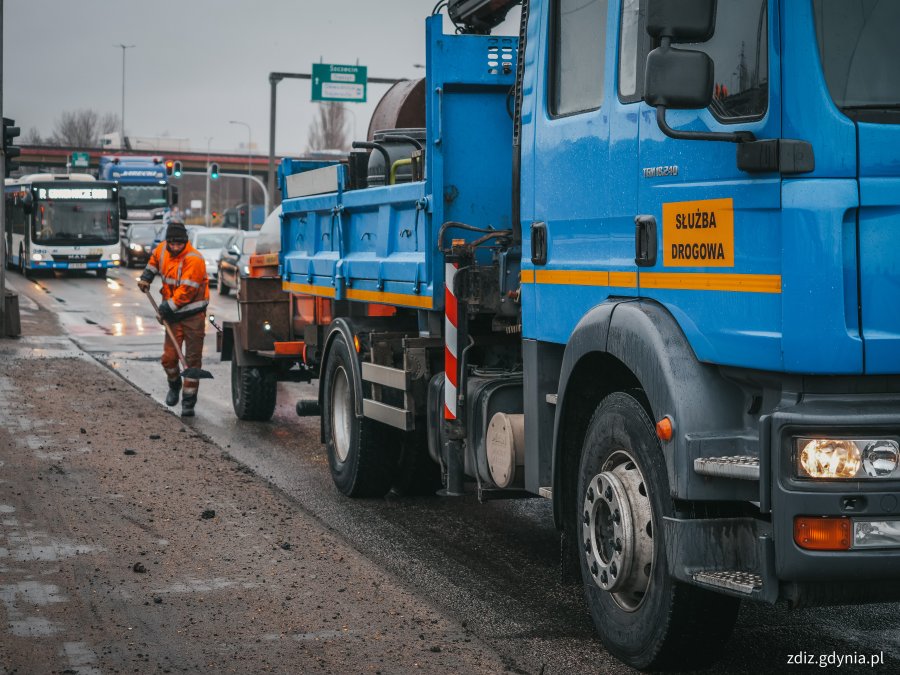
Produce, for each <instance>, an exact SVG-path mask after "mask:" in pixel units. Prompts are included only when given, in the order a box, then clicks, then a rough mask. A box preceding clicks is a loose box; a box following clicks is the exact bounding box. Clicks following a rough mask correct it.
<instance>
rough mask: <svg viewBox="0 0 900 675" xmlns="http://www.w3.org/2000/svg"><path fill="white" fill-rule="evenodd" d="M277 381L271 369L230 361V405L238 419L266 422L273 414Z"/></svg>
mask: <svg viewBox="0 0 900 675" xmlns="http://www.w3.org/2000/svg"><path fill="white" fill-rule="evenodd" d="M277 388H278V380H277V379H276V377H275V373H274V371H273V370H272V369H271V368H265V367H255V366H239V365H238V364H237V361H236V360H234V359H232V361H231V404H232V406H234V414H235V415H237V416H238V419H242V420H251V421H255V422H267V421H268V420H270V419H272V415H273V413H274V412H275V399H276V395H277Z"/></svg>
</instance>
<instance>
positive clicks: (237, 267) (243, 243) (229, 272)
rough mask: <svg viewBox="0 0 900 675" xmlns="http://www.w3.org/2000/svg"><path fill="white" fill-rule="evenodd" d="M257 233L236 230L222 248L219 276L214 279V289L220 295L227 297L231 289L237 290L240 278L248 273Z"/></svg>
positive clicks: (254, 250)
mask: <svg viewBox="0 0 900 675" xmlns="http://www.w3.org/2000/svg"><path fill="white" fill-rule="evenodd" d="M258 237H259V232H245V231H243V230H238V231H237V232H234V233H233V234H232V235H231V237H230V238H229V239H228V242H227V243H226V244H225V246H224V247H223V248H222V257H221V259H220V260H219V274H218V276H217V278H216V288H217V289H218V291H219V293H220V294H221V295H228V294H229V293H231V289H232V288H234V289H235V290H237V289H238V288H240V286H241V278H242V277H246V276H247V274H248V273H249V272H250V268H249V260H250V256H251V255H253V254H254V253H255V252H256V240H257V238H258Z"/></svg>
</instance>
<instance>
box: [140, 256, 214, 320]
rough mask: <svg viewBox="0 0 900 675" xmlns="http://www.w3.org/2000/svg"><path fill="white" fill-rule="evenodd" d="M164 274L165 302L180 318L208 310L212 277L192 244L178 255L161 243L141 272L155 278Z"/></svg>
mask: <svg viewBox="0 0 900 675" xmlns="http://www.w3.org/2000/svg"><path fill="white" fill-rule="evenodd" d="M157 274H159V275H160V276H161V277H162V282H163V284H162V298H163V303H165V304H168V305H169V306H170V307H171V308H172V310H173V311H174V313H175V316H176V317H179V318H184V317H186V316H192V315H194V314H199V313H200V312H203V311H206V306H207V305H208V304H209V280H208V279H207V277H206V261H205V260H204V259H203V256H202V255H200V253H199V252H198V251H197V249H195V248H194V247H193V246H191V245H190V243H188V244H186V245H185V247H184V250H182V252H181V253H179V254H178V255H177V256H175V257H172V254H171V253H169V252H168V251H167V250H166V242H164V241H163V242H160V244H159V246H157V247H156V248H155V249H154V251H153V253H152V254H151V255H150V261H149V262H148V263H147V267H146V268H145V269H144V272H143V274H141V279H144V280H145V281H153V278H154V277H155V276H156V275H157Z"/></svg>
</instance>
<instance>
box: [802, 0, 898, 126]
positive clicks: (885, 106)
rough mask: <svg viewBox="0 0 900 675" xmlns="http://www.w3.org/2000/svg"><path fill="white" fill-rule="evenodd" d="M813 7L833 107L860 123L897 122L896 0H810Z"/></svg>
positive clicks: (823, 66) (820, 54)
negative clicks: (835, 106)
mask: <svg viewBox="0 0 900 675" xmlns="http://www.w3.org/2000/svg"><path fill="white" fill-rule="evenodd" d="M813 8H814V9H815V20H816V34H817V35H818V39H819V56H820V58H821V59H822V68H823V69H824V71H825V81H826V82H827V83H828V90H829V92H831V98H832V99H833V100H834V103H835V105H837V107H838V108H840V109H841V110H842V111H843V112H844V114H846V115H847V116H848V117H851V118H853V119H857V120H860V121H864V122H888V123H893V124H897V123H900V68H897V63H900V40H897V38H896V35H895V33H896V32H897V27H898V26H900V2H897V0H813Z"/></svg>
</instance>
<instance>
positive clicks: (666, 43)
mask: <svg viewBox="0 0 900 675" xmlns="http://www.w3.org/2000/svg"><path fill="white" fill-rule="evenodd" d="M715 26H716V0H649V4H648V5H647V32H648V33H649V34H650V35H651V36H652V37H653V38H655V39H657V40H659V47H657V48H656V49H654V50H653V51H652V52H650V54H649V55H648V56H647V66H646V70H645V71H644V101H646V103H647V105H651V106H653V107H655V108H656V123H657V124H658V125H659V128H660V130H661V131H662V132H663V133H664V134H665V135H666V136H668V137H669V138H676V139H681V140H691V141H728V142H730V143H748V142H750V141H754V140H756V137H755V136H754V135H753V134H752V133H750V132H749V131H737V132H734V133H724V132H721V131H678V130H676V129H673V128H672V127H670V126H669V123H668V122H666V109H668V108H674V109H676V110H677V109H681V110H699V109H702V108H706V107H707V106H708V105H709V104H710V103H711V102H712V96H713V88H714V83H715V73H714V68H713V63H712V59H710V58H709V56H707V55H706V54H704V53H703V52H699V51H695V50H691V49H674V48H673V47H672V45H673V44H677V43H679V42H706V41H707V40H709V39H710V38H711V37H712V36H713V33H714V32H715Z"/></svg>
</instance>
